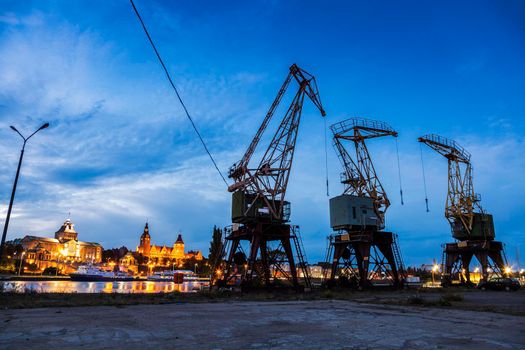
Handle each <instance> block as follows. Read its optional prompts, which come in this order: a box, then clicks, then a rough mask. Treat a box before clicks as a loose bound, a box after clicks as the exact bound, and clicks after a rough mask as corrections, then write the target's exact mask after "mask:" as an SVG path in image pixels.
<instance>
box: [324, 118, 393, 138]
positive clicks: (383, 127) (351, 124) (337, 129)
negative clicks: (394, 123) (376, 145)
mask: <svg viewBox="0 0 525 350" xmlns="http://www.w3.org/2000/svg"><path fill="white" fill-rule="evenodd" d="M354 128H361V129H365V130H372V131H380V132H395V131H394V129H392V127H391V126H390V125H388V124H387V123H385V122H382V121H379V120H371V119H365V118H360V117H354V118H350V119H346V120H343V121H342V122H339V123H335V124H332V125H331V126H330V130H332V133H334V135H337V134H340V133H343V132H346V131H348V130H352V129H354Z"/></svg>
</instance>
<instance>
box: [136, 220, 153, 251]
mask: <svg viewBox="0 0 525 350" xmlns="http://www.w3.org/2000/svg"><path fill="white" fill-rule="evenodd" d="M150 249H151V236H150V235H149V228H148V223H147V222H146V226H144V232H142V235H140V244H139V246H138V248H137V251H138V252H139V253H140V254H142V255H144V256H149V252H150Z"/></svg>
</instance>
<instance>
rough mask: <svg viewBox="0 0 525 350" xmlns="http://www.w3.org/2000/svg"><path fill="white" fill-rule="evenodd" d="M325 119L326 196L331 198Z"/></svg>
mask: <svg viewBox="0 0 525 350" xmlns="http://www.w3.org/2000/svg"><path fill="white" fill-rule="evenodd" d="M323 119H324V166H325V172H326V196H327V197H329V196H330V191H329V187H328V146H327V142H328V141H327V138H326V117H324V118H323Z"/></svg>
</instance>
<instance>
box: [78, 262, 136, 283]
mask: <svg viewBox="0 0 525 350" xmlns="http://www.w3.org/2000/svg"><path fill="white" fill-rule="evenodd" d="M69 277H70V278H71V280H72V281H90V282H99V281H117V282H118V281H133V277H132V276H129V275H127V274H124V273H121V272H110V271H104V270H101V269H99V268H97V267H95V266H91V265H81V266H79V267H78V270H77V271H76V272H74V273H70V274H69Z"/></svg>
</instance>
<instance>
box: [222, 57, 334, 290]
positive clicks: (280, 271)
mask: <svg viewBox="0 0 525 350" xmlns="http://www.w3.org/2000/svg"><path fill="white" fill-rule="evenodd" d="M293 81H295V82H297V85H298V88H297V91H296V93H295V95H294V97H293V99H292V102H291V104H290V106H289V107H288V109H287V110H286V113H285V115H284V117H283V118H282V120H281V122H280V124H279V127H278V129H277V131H276V132H275V134H274V136H273V138H272V140H271V142H270V144H269V146H268V147H267V149H266V150H265V151H264V153H262V152H261V154H262V158H261V159H260V161H258V162H257V163H255V164H256V165H255V166H254V164H253V157H254V154H258V153H257V152H256V151H257V150H258V146H259V144H260V141H261V138H262V136H263V134H264V132H265V131H266V130H267V127H268V124H269V123H270V120H271V119H272V117H273V116H274V114H275V112H276V109H277V107H278V106H279V104H280V103H281V101H282V99H283V96H284V95H285V93H286V91H287V89H288V88H289V87H290V84H291V83H292V82H293ZM305 96H307V97H308V98H309V99H310V100H311V101H312V102H313V104H314V105H315V106H316V107H317V108H318V109H319V111H320V112H321V115H322V116H323V117H324V116H325V114H326V113H325V111H324V109H323V106H322V104H321V99H320V97H319V91H318V90H317V84H316V80H315V77H314V76H313V75H311V74H309V73H308V72H306V71H304V70H303V69H301V68H299V67H298V66H297V65H296V64H293V65H292V66H291V67H290V71H289V73H288V76H287V77H286V79H285V81H284V83H283V85H282V86H281V88H280V89H279V92H278V94H277V97H276V98H275V100H274V102H273V104H272V105H271V107H270V110H269V111H268V113H267V114H266V117H265V118H264V120H263V122H262V124H261V126H260V127H259V129H258V131H257V133H256V134H255V137H254V138H253V140H252V142H251V143H250V145H249V147H248V149H247V151H246V152H245V154H244V156H243V157H242V159H241V160H240V161H239V162H237V163H236V164H234V165H233V166H232V167H231V169H230V171H229V177H230V178H232V179H233V180H234V183H233V184H232V185H231V186H229V188H228V191H229V192H232V222H233V225H232V226H231V228H230V229H229V230H228V231H227V236H226V243H227V244H226V246H227V247H226V248H225V253H226V252H227V253H228V254H227V256H226V265H225V266H223V267H222V268H220V269H217V276H216V278H217V281H218V283H219V284H228V283H233V281H235V280H237V281H239V282H240V283H241V284H242V286H244V287H247V288H248V287H251V286H269V285H272V284H273V282H275V281H276V279H279V280H288V281H289V282H291V285H292V286H293V287H295V288H299V280H298V274H297V267H296V260H295V258H294V254H293V249H292V243H293V244H294V246H295V251H296V254H297V260H298V261H297V263H298V265H299V266H301V267H302V270H303V274H304V278H305V285H306V286H308V284H309V278H308V269H307V268H306V261H305V260H306V259H305V257H304V252H303V250H304V249H303V247H302V243H301V240H300V237H299V228H298V227H297V226H294V225H290V224H289V219H290V203H289V202H288V201H286V200H285V195H286V189H287V185H288V180H289V177H290V170H291V168H292V163H293V157H294V151H295V144H296V140H297V134H298V130H299V123H300V121H301V113H302V108H303V102H304V99H305ZM243 241H244V242H248V245H249V248H248V249H247V252H246V253H245V252H244V250H243V247H242V242H243Z"/></svg>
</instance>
